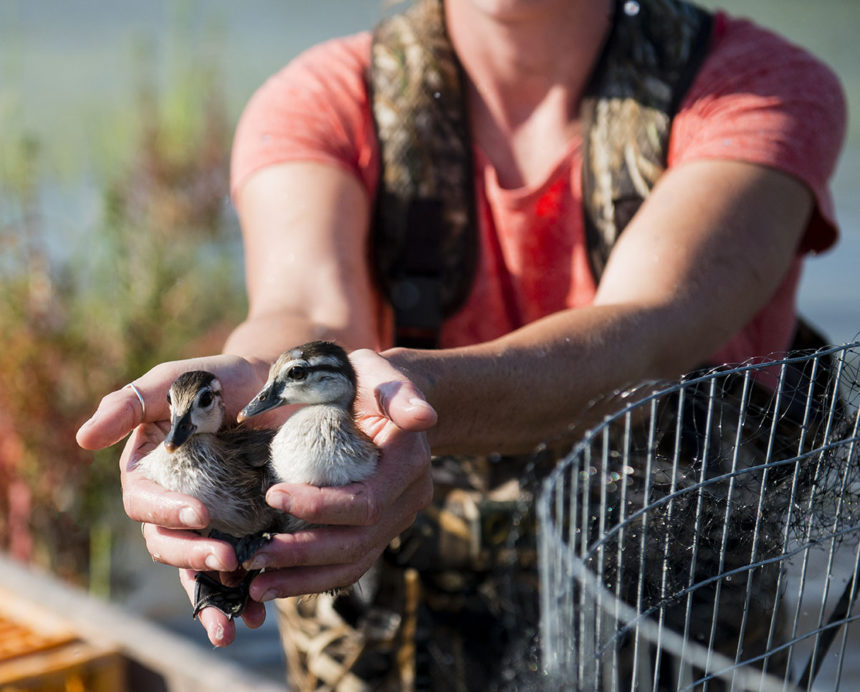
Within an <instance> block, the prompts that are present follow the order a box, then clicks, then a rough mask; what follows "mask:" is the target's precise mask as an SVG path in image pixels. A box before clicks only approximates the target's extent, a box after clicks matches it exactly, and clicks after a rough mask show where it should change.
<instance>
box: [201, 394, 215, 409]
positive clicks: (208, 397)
mask: <svg viewBox="0 0 860 692" xmlns="http://www.w3.org/2000/svg"><path fill="white" fill-rule="evenodd" d="M198 401H199V402H200V407H201V408H209V407H210V406H211V405H212V392H210V391H205V392H203V393H202V394H201V395H200V399H199V400H198Z"/></svg>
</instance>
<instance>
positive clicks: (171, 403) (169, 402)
mask: <svg viewBox="0 0 860 692" xmlns="http://www.w3.org/2000/svg"><path fill="white" fill-rule="evenodd" d="M167 405H168V406H173V402H172V401H171V400H170V392H167Z"/></svg>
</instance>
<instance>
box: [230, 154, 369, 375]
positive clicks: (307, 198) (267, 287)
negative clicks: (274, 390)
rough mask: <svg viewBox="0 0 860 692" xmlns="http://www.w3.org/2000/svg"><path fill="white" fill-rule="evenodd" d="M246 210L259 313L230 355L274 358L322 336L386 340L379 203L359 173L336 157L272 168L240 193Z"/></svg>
mask: <svg viewBox="0 0 860 692" xmlns="http://www.w3.org/2000/svg"><path fill="white" fill-rule="evenodd" d="M236 207H237V210H238V213H239V219H240V221H241V226H242V229H243V240H244V248H245V273H246V279H245V281H246V285H247V291H248V299H249V310H248V318H247V319H246V320H245V322H243V323H242V324H241V325H239V327H237V328H236V330H235V331H234V332H233V333H232V334H231V336H230V337H229V339H228V340H227V343H226V345H225V348H224V350H225V352H227V353H233V354H237V355H241V356H243V357H245V358H252V359H262V360H264V361H267V362H271V361H273V360H274V359H275V358H276V357H277V356H278V355H280V354H281V352H283V351H284V350H285V349H286V348H288V347H290V346H294V345H298V344H300V343H303V342H306V341H311V340H313V339H328V340H334V341H337V342H338V343H340V344H341V345H342V346H344V347H345V348H347V350H352V349H356V348H365V347H366V348H378V347H379V343H378V333H379V329H378V325H377V319H378V315H377V313H376V309H375V297H374V294H373V290H372V285H371V273H370V267H368V264H367V249H366V248H367V234H368V225H369V217H370V201H369V199H368V196H367V192H366V191H365V189H364V188H363V187H362V185H361V184H360V182H359V181H358V180H357V179H356V178H354V177H353V176H352V175H350V174H348V173H346V172H345V171H343V170H341V169H339V168H336V167H334V166H331V165H327V164H316V163H289V164H283V165H277V166H270V167H268V168H265V169H263V170H261V171H260V172H258V173H256V174H255V175H254V176H253V177H252V178H251V179H250V180H249V181H248V183H247V184H246V185H244V186H243V187H242V188H241V189H240V190H239V191H238V193H237V195H236Z"/></svg>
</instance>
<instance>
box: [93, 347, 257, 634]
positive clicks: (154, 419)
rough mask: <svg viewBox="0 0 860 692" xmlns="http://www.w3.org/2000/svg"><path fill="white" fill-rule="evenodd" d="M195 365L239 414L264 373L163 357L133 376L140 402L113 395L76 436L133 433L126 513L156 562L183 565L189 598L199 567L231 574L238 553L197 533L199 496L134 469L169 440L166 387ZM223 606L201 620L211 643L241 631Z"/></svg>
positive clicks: (99, 442) (111, 437)
mask: <svg viewBox="0 0 860 692" xmlns="http://www.w3.org/2000/svg"><path fill="white" fill-rule="evenodd" d="M189 370H208V371H210V372H213V373H215V374H216V375H217V376H218V378H219V379H220V380H221V382H222V384H223V385H224V402H225V405H226V408H227V415H228V416H233V417H235V415H236V413H237V412H238V411H239V410H240V409H241V408H242V407H243V406H244V405H245V404H247V403H248V401H249V400H250V399H251V398H252V397H253V396H254V394H256V392H257V390H258V389H259V387H260V386H262V382H263V381H265V373H264V372H263V373H261V372H260V370H259V369H255V368H254V367H253V366H252V365H251V364H250V363H248V362H247V361H245V360H243V359H241V358H237V357H235V356H213V357H210V358H196V359H192V360H184V361H174V362H170V363H164V364H161V365H159V366H157V367H155V368H153V369H152V370H150V371H149V372H148V373H146V374H145V375H143V376H142V377H140V378H139V379H137V380H135V383H134V384H135V387H136V388H137V391H139V392H140V396H141V398H142V400H143V401H142V402H141V400H140V399H138V396H137V394H135V392H134V391H133V390H132V389H131V388H129V387H125V388H123V389H120V390H118V391H115V392H112V393H110V394H108V395H107V396H105V397H104V398H103V399H102V401H101V403H100V404H99V407H98V409H97V410H96V412H95V413H94V414H93V416H92V418H90V420H88V421H87V422H86V423H84V425H82V426H81V428H80V430H78V434H77V440H78V444H80V445H81V446H82V447H84V448H85V449H101V448H103V447H107V446H110V445H112V444H114V443H116V442H118V441H119V440H121V439H122V438H123V437H125V436H126V435H127V434H128V433H129V432H132V431H133V432H132V435H131V437H130V438H129V440H128V442H127V443H126V445H125V449H124V450H123V453H122V456H121V458H120V477H121V480H122V488H123V504H124V506H125V510H126V513H127V514H128V516H129V517H130V518H132V519H134V520H135V521H139V522H141V525H142V527H143V535H144V538H145V540H146V542H147V548H148V549H149V551H150V553H151V554H152V557H153V559H154V560H155V561H157V562H163V563H165V564H170V565H174V566H177V567H180V568H182V569H183V570H184V571H181V572H180V578H181V581H182V583H183V586H185V588H186V590H189V598H190V597H191V595H192V594H193V588H194V582H193V573H194V571H202V570H207V571H213V570H214V571H220V572H230V571H232V570H234V569H236V568H237V567H238V564H237V561H236V554H235V552H234V551H233V548H232V547H231V546H230V545H228V544H227V543H225V542H223V541H218V540H213V539H207V538H203V537H202V536H200V535H199V534H197V533H195V532H194V530H195V529H202V528H204V527H205V526H207V525H208V523H209V512H208V510H207V509H206V507H205V506H204V505H203V504H202V503H201V502H200V501H198V500H196V499H195V498H193V497H189V496H187V495H182V494H180V493H174V492H170V491H168V490H165V489H164V488H162V487H161V486H160V485H158V484H157V483H154V482H152V481H150V480H148V479H147V478H144V477H143V476H142V475H140V474H139V473H137V472H136V471H135V470H134V467H135V464H136V463H137V460H139V459H140V458H141V457H143V456H144V455H146V454H147V453H148V452H150V451H151V450H153V449H154V448H155V447H156V446H157V445H158V444H160V443H161V441H162V440H164V437H165V436H166V434H167V431H168V429H169V427H170V411H169V407H168V405H167V391H168V389H169V388H170V385H171V384H172V383H173V381H174V380H175V379H176V378H177V377H178V376H179V375H180V374H182V373H183V372H187V371H189ZM217 612H218V611H215V610H214V609H212V608H206V609H205V610H204V611H202V612H201V613H200V615H199V618H200V621H201V622H202V623H203V625H204V627H206V630H207V632H208V633H209V636H210V639H211V640H212V643H213V644H214V645H216V646H223V645H225V644H228V643H230V642H231V641H232V639H233V637H234V636H235V625H234V624H233V623H227V624H222V623H221V622H220V620H218V619H217V618H215V619H213V616H214V613H217ZM218 615H220V613H218ZM243 618H244V620H245V622H246V624H248V626H249V627H256V626H259V625H261V624H262V622H263V620H264V618H265V609H264V607H263V606H261V605H260V604H259V603H249V607H248V608H247V609H246V610H245V612H244V613H243ZM216 620H218V621H216Z"/></svg>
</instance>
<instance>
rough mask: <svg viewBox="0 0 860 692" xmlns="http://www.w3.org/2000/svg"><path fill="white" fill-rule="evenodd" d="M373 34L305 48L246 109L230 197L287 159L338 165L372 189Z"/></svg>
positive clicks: (239, 131)
mask: <svg viewBox="0 0 860 692" xmlns="http://www.w3.org/2000/svg"><path fill="white" fill-rule="evenodd" d="M369 55H370V34H369V33H362V34H356V35H354V36H349V37H346V38H341V39H333V40H331V41H327V42H325V43H321V44H319V45H317V46H314V47H313V48H310V49H308V50H307V51H305V52H304V53H302V54H301V55H299V56H298V57H296V58H295V59H294V60H293V61H291V62H290V63H289V64H288V65H287V66H286V67H284V68H283V69H282V70H280V71H279V72H277V73H276V74H275V75H273V76H272V77H270V78H269V79H268V80H267V81H266V82H265V83H264V84H263V85H262V86H261V87H260V88H259V89H258V90H257V91H256V93H255V94H254V95H253V96H252V97H251V99H250V100H249V102H248V104H247V105H246V107H245V109H244V111H243V113H242V116H241V118H240V119H239V124H238V126H237V128H236V134H235V137H234V140H233V151H232V160H231V182H230V189H231V193H232V194H233V195H234V196H235V195H236V193H237V191H238V190H239V189H240V188H241V187H242V185H244V183H245V182H246V181H247V180H248V178H250V177H251V176H252V175H253V174H254V173H256V172H257V171H259V170H261V169H262V168H265V167H267V166H271V165H276V164H280V163H286V162H289V161H314V162H319V163H328V164H332V165H335V166H339V167H341V168H343V169H345V170H347V171H349V172H352V173H354V174H355V175H356V176H358V177H359V178H360V179H361V180H362V181H363V182H364V183H365V185H366V186H368V187H370V185H371V182H372V181H371V176H370V171H372V170H375V169H374V168H373V160H374V159H375V158H376V156H377V154H376V150H375V148H374V147H373V146H371V144H372V138H373V136H374V135H373V132H374V130H373V123H372V120H371V119H370V117H369V109H368V97H367V87H366V82H365V77H364V75H365V73H366V69H367V64H368V61H369Z"/></svg>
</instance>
